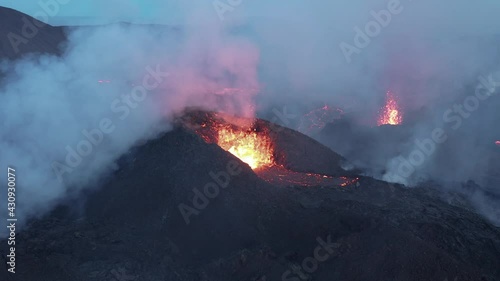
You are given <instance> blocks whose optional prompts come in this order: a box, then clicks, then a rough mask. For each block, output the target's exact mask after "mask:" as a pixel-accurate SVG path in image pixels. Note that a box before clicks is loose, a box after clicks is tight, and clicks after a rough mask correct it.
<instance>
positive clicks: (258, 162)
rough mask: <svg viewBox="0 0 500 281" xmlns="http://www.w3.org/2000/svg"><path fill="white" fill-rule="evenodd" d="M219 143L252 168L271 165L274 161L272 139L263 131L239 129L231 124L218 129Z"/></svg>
mask: <svg viewBox="0 0 500 281" xmlns="http://www.w3.org/2000/svg"><path fill="white" fill-rule="evenodd" d="M217 133H218V139H217V144H218V145H219V146H220V147H222V148H223V149H224V150H227V151H229V152H231V153H232V154H233V155H234V156H236V157H238V158H239V159H240V160H241V161H243V162H245V163H247V164H248V165H249V166H250V167H251V168H252V169H256V168H259V167H263V166H270V165H272V164H273V163H274V162H273V149H272V145H271V143H272V142H271V139H270V138H269V136H268V135H267V134H265V133H263V132H261V133H257V132H255V131H254V130H248V131H245V130H237V129H233V128H232V127H230V126H224V127H221V128H219V129H218V132H217Z"/></svg>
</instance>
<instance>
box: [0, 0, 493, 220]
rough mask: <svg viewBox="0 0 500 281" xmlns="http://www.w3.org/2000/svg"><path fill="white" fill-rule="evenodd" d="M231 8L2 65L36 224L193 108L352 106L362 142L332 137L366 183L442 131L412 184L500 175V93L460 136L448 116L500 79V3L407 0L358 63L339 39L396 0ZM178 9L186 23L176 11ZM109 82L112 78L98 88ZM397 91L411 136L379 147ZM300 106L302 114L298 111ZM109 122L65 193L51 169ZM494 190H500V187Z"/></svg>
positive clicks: (12, 145)
mask: <svg viewBox="0 0 500 281" xmlns="http://www.w3.org/2000/svg"><path fill="white" fill-rule="evenodd" d="M222 2H223V3H226V2H225V1H222ZM234 2H237V1H232V2H227V3H226V4H227V5H229V7H231V8H230V9H227V10H225V11H224V18H223V20H222V21H221V19H220V17H219V14H218V13H217V11H216V10H215V8H214V6H213V3H211V2H210V1H209V2H207V3H203V4H200V3H198V4H186V3H185V2H181V1H172V2H171V3H170V2H169V3H170V4H171V5H170V4H169V5H166V7H165V9H158V10H157V12H156V13H155V15H156V16H160V15H161V14H162V13H165V15H169V17H170V18H175V19H176V21H175V24H178V26H180V29H169V30H166V29H165V28H159V27H156V26H129V25H111V26H104V27H98V28H79V29H75V30H72V31H71V32H70V36H69V41H68V44H67V46H65V50H66V51H65V53H64V55H63V56H62V57H60V58H58V57H53V56H43V57H27V58H24V59H23V60H21V61H18V62H9V63H4V64H3V65H2V70H3V72H5V74H6V78H4V82H3V85H2V86H1V87H0V95H1V97H2V103H1V105H0V107H1V111H0V115H1V116H0V118H1V119H0V120H2V122H3V130H2V132H1V133H0V134H1V139H0V161H1V163H2V164H4V163H15V165H16V166H17V168H18V170H19V171H23V172H22V173H23V174H20V175H19V180H20V182H19V185H20V186H22V188H20V189H19V192H23V194H24V195H23V199H22V200H23V203H22V204H23V206H29V208H28V207H23V208H24V209H23V212H24V213H25V215H33V214H42V213H43V212H45V211H47V210H50V208H52V207H53V206H54V204H55V203H57V202H59V200H60V199H61V198H64V197H66V196H68V195H70V194H72V193H74V192H76V191H78V190H80V188H83V187H85V186H88V183H89V182H88V179H89V178H90V179H98V178H99V175H102V174H103V173H105V171H106V170H109V169H111V167H112V163H113V161H115V160H116V159H117V158H118V157H119V156H120V155H122V154H123V153H125V152H126V151H128V150H129V149H130V147H132V146H133V145H134V144H135V143H137V142H138V141H140V140H143V139H147V138H151V137H154V136H155V135H156V134H158V133H159V132H161V131H163V130H165V129H166V128H168V122H167V123H165V119H166V120H168V118H169V117H170V116H172V114H173V113H175V112H176V111H179V110H182V109H183V108H184V107H186V106H202V107H205V108H207V109H213V110H225V111H229V112H234V113H239V114H243V115H246V116H252V115H253V114H254V113H255V112H254V110H256V113H257V114H259V115H260V116H270V114H272V112H273V111H272V110H273V109H275V108H279V109H280V110H281V105H282V104H283V101H287V105H293V104H295V105H296V104H300V105H306V106H307V105H312V104H315V103H318V102H320V103H327V104H329V105H334V106H338V107H341V108H344V109H347V108H348V110H349V112H350V116H349V118H350V119H349V120H351V122H352V123H353V124H357V125H359V127H356V126H353V129H352V136H345V138H346V140H345V143H347V145H340V144H339V143H335V141H333V140H331V139H328V138H326V139H325V138H322V139H321V141H322V142H324V143H325V144H327V145H330V146H331V147H335V148H338V152H340V153H341V154H343V155H344V156H345V157H347V158H348V159H350V160H352V161H353V162H355V163H356V164H357V165H358V166H361V167H362V168H364V169H365V171H366V173H367V174H370V175H373V176H376V177H379V178H385V179H388V180H391V175H394V174H398V173H399V172H398V171H397V169H398V168H399V163H397V162H395V161H397V160H398V159H399V158H398V157H406V158H407V157H408V155H409V154H410V153H411V152H412V151H413V150H414V149H415V140H424V139H426V138H429V137H430V136H431V134H432V131H433V130H434V129H435V128H444V129H446V132H447V135H448V140H447V142H446V143H445V144H443V145H438V146H437V147H436V152H434V153H433V154H432V155H431V156H429V157H427V158H426V161H425V163H424V164H423V165H420V166H418V167H416V171H415V172H413V173H412V174H411V176H409V177H406V178H405V182H404V183H406V184H409V185H414V184H418V183H419V182H421V181H422V180H429V179H431V180H438V181H442V182H455V181H458V182H461V181H466V180H468V179H475V180H477V181H478V182H481V179H484V178H483V177H482V176H481V173H480V172H481V171H484V170H485V169H490V170H491V169H494V167H492V166H491V164H488V163H490V162H489V160H490V156H491V155H490V154H491V151H490V150H489V149H485V148H484V147H485V144H487V143H491V144H493V142H494V140H495V138H497V139H500V132H498V130H497V129H496V128H497V127H498V126H497V125H496V124H498V122H499V121H500V113H499V111H498V110H496V108H497V107H498V106H499V105H500V97H499V96H498V95H496V96H495V95H493V96H492V97H491V98H489V99H488V101H487V102H481V103H480V105H479V106H480V108H479V109H478V110H476V111H474V112H472V113H471V116H470V118H464V119H463V124H461V125H460V128H459V129H457V130H453V129H450V126H452V125H453V123H451V122H448V123H447V122H446V121H445V120H444V119H443V114H444V113H445V112H446V110H448V109H449V108H452V107H453V105H454V104H455V103H458V104H460V103H463V102H464V99H466V98H467V97H468V96H470V95H473V94H474V91H475V87H476V86H477V85H478V83H479V82H478V77H479V76H480V75H483V76H485V77H487V76H488V75H489V74H493V73H496V72H497V71H499V70H500V67H499V66H498V63H499V62H500V56H499V47H498V46H499V43H500V36H499V34H500V24H499V20H498V16H497V15H498V14H499V12H500V5H499V4H498V3H497V2H495V1H489V2H487V1H484V2H482V3H481V4H478V3H471V2H470V1H466V0H454V1H453V0H447V1H440V2H439V3H436V2H435V1H431V0H428V1H404V0H401V1H397V2H398V3H399V4H398V5H399V7H400V8H401V9H400V10H401V11H400V12H399V13H397V14H396V13H393V14H391V17H390V20H389V21H388V22H387V24H384V25H385V26H382V24H381V26H382V27H381V29H380V32H378V33H377V35H376V36H373V37H370V38H369V39H370V40H369V41H370V42H369V43H368V44H367V45H366V46H364V47H363V48H359V49H360V50H359V53H354V54H351V56H350V62H348V60H347V59H346V55H345V53H343V52H342V50H341V48H339V46H340V45H341V43H342V42H345V43H348V44H351V45H353V46H355V40H356V36H360V35H359V34H357V32H356V31H355V30H354V27H359V29H360V30H365V27H366V25H367V24H368V23H370V22H371V21H374V16H373V13H375V14H380V12H381V11H382V10H387V9H388V7H389V5H394V3H393V2H395V0H377V1H347V0H346V1H320V2H315V3H309V2H307V3H305V2H304V1H298V0H291V1H287V3H286V5H285V4H282V3H277V2H265V3H264V2H262V3H260V2H255V1H245V0H243V1H241V3H239V4H238V5H237V6H234V7H233V6H231V3H234ZM120 3H121V2H120ZM391 3H392V4H391ZM118 6H124V7H128V8H130V7H132V6H133V5H122V4H119V5H118ZM113 7H115V6H114V5H113ZM172 7H175V16H172V12H171V11H168V10H167V8H172ZM128 8H127V9H126V10H125V11H120V10H118V11H116V10H115V11H116V13H117V15H114V16H116V17H119V18H126V13H127V12H130V11H129V9H128ZM134 9H135V8H134ZM106 10H108V9H106ZM132 10H133V9H132ZM451 10H453V12H449V11H451ZM122 12H123V14H121V13H122ZM160 18H161V17H160ZM168 23H169V24H171V23H172V22H168ZM157 65H161V67H160V69H161V71H162V72H168V73H169V76H168V77H165V81H163V83H162V84H161V86H159V87H158V88H156V89H154V90H152V91H150V93H149V94H148V96H147V98H146V99H145V100H144V101H143V102H141V103H140V104H139V105H138V106H137V108H135V109H131V113H130V116H128V117H127V118H126V119H124V120H120V119H119V116H120V115H117V114H115V113H114V112H113V111H112V109H111V108H110V105H111V104H112V103H113V101H114V100H115V99H119V100H121V95H127V94H130V92H131V89H132V87H131V84H134V85H137V84H141V80H142V79H143V77H144V76H145V75H147V74H148V73H149V72H148V70H146V68H147V67H148V66H149V67H150V68H152V69H155V68H156V67H157ZM102 79H106V80H111V83H106V84H105V85H103V84H99V83H97V81H98V80H102ZM497 80H498V79H497ZM387 90H391V91H392V92H395V93H396V94H397V95H398V96H399V97H400V100H399V103H400V105H401V107H402V108H403V110H404V114H405V125H404V127H402V128H401V130H404V134H402V135H403V136H404V137H399V138H396V139H394V140H387V139H384V143H381V142H377V139H378V138H379V137H380V135H376V134H375V135H373V134H372V133H371V131H370V130H371V129H366V128H365V127H366V126H372V125H375V124H376V120H375V118H376V116H377V111H378V110H379V108H380V107H381V106H382V105H383V102H384V97H385V93H386V91H387ZM498 91H500V89H499V90H498ZM253 101H255V102H256V106H257V107H254V106H253V105H254V103H253ZM303 110H305V108H302V107H297V108H292V111H293V112H292V113H297V112H300V111H303ZM103 118H110V119H112V120H113V124H114V125H116V129H115V131H114V132H113V133H111V134H108V135H105V137H104V140H103V142H102V143H101V144H99V145H98V146H96V147H95V149H94V150H95V151H94V152H92V153H91V154H90V155H89V156H87V157H85V159H84V160H83V161H82V163H81V164H80V165H79V166H78V167H77V168H75V169H74V171H73V172H71V173H68V174H65V182H64V184H63V183H61V182H59V181H58V180H57V177H56V176H55V174H54V172H53V168H52V167H51V164H52V163H53V161H61V163H62V162H63V161H65V160H64V159H65V157H66V155H67V151H66V150H65V147H66V146H68V145H69V146H72V147H76V145H77V144H78V142H79V141H81V140H82V139H84V137H83V136H82V133H81V132H82V130H84V129H87V130H92V129H95V128H99V122H100V121H101V120H102V119H103ZM363 126H365V127H363ZM367 131H369V132H370V133H369V134H367V133H366V132H367ZM380 134H382V133H380ZM361 135H368V136H370V137H372V138H373V143H372V144H371V147H370V148H369V149H368V148H360V147H359V146H356V145H354V144H353V143H352V142H351V139H350V138H355V137H356V136H361ZM387 142H389V143H387ZM478 163H483V164H482V165H478ZM497 173H498V172H497ZM483 184H487V183H483ZM488 189H489V191H491V192H494V193H497V194H498V193H499V192H498V190H497V187H495V186H489V188H488ZM20 196H21V195H20ZM475 196H476V197H478V198H479V197H480V198H483V197H482V196H481V195H477V194H476V195H475ZM483 201H484V199H477V200H476V202H478V204H483V203H484V202H483ZM2 203H3V202H2ZM485 204H486V203H485ZM488 206H491V204H490V203H488ZM482 209H484V210H483V211H484V212H486V213H487V215H489V217H490V218H494V216H495V212H497V213H496V215H497V214H498V208H496V209H495V208H492V209H491V208H489V207H484V208H482ZM499 221H500V220H499Z"/></svg>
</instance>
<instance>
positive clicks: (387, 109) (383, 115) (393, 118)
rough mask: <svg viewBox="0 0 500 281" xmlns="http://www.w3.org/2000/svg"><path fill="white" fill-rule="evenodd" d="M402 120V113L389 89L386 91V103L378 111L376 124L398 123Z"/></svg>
mask: <svg viewBox="0 0 500 281" xmlns="http://www.w3.org/2000/svg"><path fill="white" fill-rule="evenodd" d="M401 122H403V115H402V112H401V110H400V108H399V105H398V102H397V101H396V97H395V96H394V94H393V93H392V92H391V91H388V92H387V96H386V103H385V106H384V107H383V108H382V112H380V116H379V118H378V122H377V125H378V126H381V125H399V124H401Z"/></svg>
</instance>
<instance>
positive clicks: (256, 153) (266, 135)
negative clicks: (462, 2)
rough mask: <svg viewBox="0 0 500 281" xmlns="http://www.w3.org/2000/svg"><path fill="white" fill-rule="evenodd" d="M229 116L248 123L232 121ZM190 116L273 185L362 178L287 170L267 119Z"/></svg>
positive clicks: (346, 182)
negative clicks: (242, 124) (279, 158)
mask: <svg viewBox="0 0 500 281" xmlns="http://www.w3.org/2000/svg"><path fill="white" fill-rule="evenodd" d="M226 118H228V119H230V120H232V121H236V123H245V124H246V125H245V126H238V125H235V124H232V123H228V122H227V121H226ZM189 119H190V120H189V122H188V123H190V124H193V122H194V124H198V125H195V126H194V127H192V128H195V131H196V133H197V134H199V135H200V136H201V137H202V138H203V139H204V140H205V141H206V142H207V143H216V144H217V145H218V146H220V147H221V148H222V149H224V150H226V151H228V152H230V153H231V154H233V155H234V156H236V157H238V158H239V159H240V160H241V161H243V162H245V163H247V164H248V165H249V166H250V167H251V168H252V169H253V170H254V171H255V173H256V174H257V175H258V176H259V177H260V178H262V179H263V180H265V181H267V182H269V183H271V184H273V185H276V186H340V187H346V186H349V185H353V184H356V183H357V181H358V178H347V177H332V176H329V175H321V174H315V173H307V172H297V171H292V170H289V169H287V168H286V167H285V166H286V163H284V162H280V161H278V160H276V159H275V155H279V154H280V151H281V150H280V149H281V148H280V147H279V145H278V143H277V142H276V141H275V140H273V138H272V137H271V134H270V132H271V131H272V129H271V128H270V127H269V125H268V124H267V123H265V122H262V121H258V120H249V119H242V118H236V117H229V116H225V115H224V114H219V113H197V114H193V115H191V117H190V118H189ZM245 121H246V122H245ZM248 121H251V122H248ZM304 137H305V136H304Z"/></svg>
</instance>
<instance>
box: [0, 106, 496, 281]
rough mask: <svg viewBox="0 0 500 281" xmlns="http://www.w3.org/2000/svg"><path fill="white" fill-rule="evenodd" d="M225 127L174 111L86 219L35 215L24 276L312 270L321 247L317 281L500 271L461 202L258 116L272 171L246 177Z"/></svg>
mask: <svg viewBox="0 0 500 281" xmlns="http://www.w3.org/2000/svg"><path fill="white" fill-rule="evenodd" d="M226 122H228V121H227V118H223V117H222V115H221V114H218V113H213V112H203V111H190V112H189V113H186V114H183V115H181V116H179V118H178V119H177V122H176V127H175V129H174V130H173V131H171V132H168V133H165V134H163V135H161V136H159V137H158V138H157V139H155V140H152V141H149V142H147V143H145V144H143V145H141V146H139V147H137V148H135V149H134V150H133V151H130V152H129V153H128V154H127V155H124V156H123V157H122V158H121V159H120V161H119V162H118V165H119V167H118V168H117V170H116V171H115V172H114V173H113V174H111V175H109V176H108V177H107V178H106V179H105V181H104V182H103V183H102V186H101V187H100V188H99V189H95V191H94V192H92V193H90V194H86V198H87V200H86V202H85V203H84V204H83V205H82V204H79V206H81V208H80V211H78V212H75V208H74V206H75V205H77V203H78V202H80V201H72V200H68V201H67V202H66V204H63V205H61V206H60V207H59V208H58V209H56V210H54V211H53V212H52V213H51V214H49V215H47V216H45V217H43V218H41V219H38V220H33V221H32V222H31V223H30V225H29V227H28V228H27V230H26V231H23V232H21V233H19V237H18V239H19V240H20V241H23V242H22V243H20V246H19V248H20V250H19V252H20V255H21V257H22V258H20V259H21V261H22V264H23V267H22V268H19V269H18V272H17V273H16V275H17V276H19V277H20V278H21V279H19V280H40V276H44V277H47V278H49V279H50V280H120V279H117V278H118V277H119V278H125V277H126V278H130V279H125V280H193V281H194V280H279V279H282V278H284V277H283V276H294V274H295V273H293V272H294V271H293V270H295V271H296V272H299V271H297V270H299V269H300V272H299V273H297V274H303V276H310V273H308V271H305V270H304V269H302V266H303V264H305V263H304V262H303V261H304V259H306V258H307V257H309V256H311V255H313V254H314V253H313V252H314V249H315V247H317V245H318V243H319V242H318V241H323V242H324V241H327V240H328V241H330V243H332V244H331V245H333V246H332V248H331V249H332V250H331V255H330V257H329V259H328V260H326V261H325V262H324V263H322V264H320V265H319V266H318V268H317V270H316V271H315V272H314V276H315V277H314V278H315V280H330V278H331V277H332V276H337V277H338V278H339V279H342V280H346V279H349V280H367V279H370V280H382V279H401V280H403V279H404V280H445V279H446V278H448V279H449V280H452V279H454V278H457V280H481V278H483V279H482V280H495V278H496V276H500V271H499V269H498V266H497V265H498V263H497V261H498V260H499V258H500V252H499V249H500V239H499V237H500V230H499V229H498V228H496V227H494V226H492V225H491V224H489V223H488V222H487V221H485V220H484V219H483V218H482V217H480V216H479V215H477V214H475V213H474V212H472V211H470V210H469V208H468V207H467V204H466V203H465V202H466V201H465V200H464V199H461V198H460V197H455V200H454V201H453V202H452V203H449V202H448V201H445V200H444V198H443V199H440V198H442V197H440V196H436V194H435V191H433V189H431V188H425V187H422V188H416V189H406V188H403V187H402V186H398V185H389V184H387V183H385V182H381V181H377V180H374V179H372V178H369V177H364V176H359V175H354V174H352V173H351V172H348V171H345V170H343V169H342V168H341V164H342V161H343V160H344V159H343V158H342V157H341V156H339V155H338V154H336V153H334V152H333V151H330V150H329V149H327V148H326V147H324V146H323V145H321V144H319V143H318V142H316V141H314V140H313V139H311V138H309V137H307V136H305V135H302V134H301V133H298V132H295V131H292V130H290V129H286V128H283V127H280V126H278V125H276V124H272V123H269V122H267V121H264V120H259V119H257V120H254V121H253V122H251V123H250V124H251V125H250V129H249V130H250V132H257V133H258V134H261V133H262V134H264V133H265V134H266V136H267V137H268V138H269V140H270V141H271V143H272V147H273V151H274V152H273V157H272V159H273V161H274V165H272V166H270V167H267V168H266V169H264V170H259V168H253V169H252V167H251V166H250V165H249V164H248V163H245V162H244V161H242V159H240V158H238V157H237V156H236V155H234V154H233V153H231V152H230V151H228V149H225V148H223V147H221V146H219V145H218V144H217V141H216V140H215V139H212V140H210V138H211V137H212V138H215V136H216V135H215V133H216V132H217V131H216V130H215V129H216V127H217V126H228V125H230V126H236V125H234V124H233V123H226ZM210 124H212V125H210ZM214 124H218V125H217V126H216V125H214ZM245 124H248V123H247V122H245ZM209 125H210V126H209ZM228 167H230V169H229V168H228ZM261 168H262V167H261ZM231 170H233V171H234V170H238V171H239V172H238V173H231ZM224 175H229V176H224ZM323 176H326V177H327V178H323ZM283 177H285V178H286V179H285V180H280V178H283ZM318 177H320V178H318ZM276 178H278V180H276ZM273 179H274V180H273ZM352 181H355V183H354V182H352ZM345 183H347V184H345ZM215 186H218V192H214V191H209V189H206V187H210V188H214V187H215ZM215 194H216V195H215ZM181 210H184V211H181ZM186 210H188V211H186ZM3 242H5V241H2V243H3ZM5 244H6V243H5ZM5 244H4V245H5ZM466 249H467V250H466ZM4 259H5V258H4ZM4 262H5V260H4ZM357 268H363V270H356V269H357ZM4 274H6V273H5V271H4V272H2V273H0V276H2V280H8V279H7V276H3V275H4ZM117 276H118V277H117ZM113 278H114V279H113ZM287 278H288V277H287ZM297 278H298V277H297ZM282 280H286V279H282ZM290 280H294V279H290Z"/></svg>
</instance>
